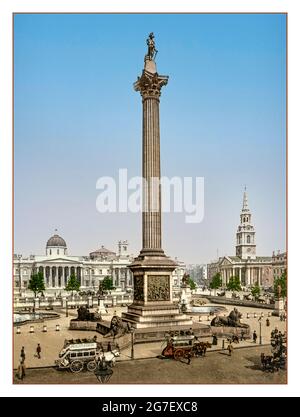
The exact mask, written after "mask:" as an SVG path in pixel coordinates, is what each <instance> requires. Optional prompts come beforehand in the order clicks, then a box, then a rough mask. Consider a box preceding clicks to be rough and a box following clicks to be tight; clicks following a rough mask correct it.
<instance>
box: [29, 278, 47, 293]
mask: <svg viewBox="0 0 300 417" xmlns="http://www.w3.org/2000/svg"><path fill="white" fill-rule="evenodd" d="M28 289H29V290H31V291H33V292H34V297H35V298H36V296H37V294H39V293H41V294H42V293H43V291H45V282H44V276H43V273H42V272H38V273H37V274H33V275H31V277H30V280H29V284H28Z"/></svg>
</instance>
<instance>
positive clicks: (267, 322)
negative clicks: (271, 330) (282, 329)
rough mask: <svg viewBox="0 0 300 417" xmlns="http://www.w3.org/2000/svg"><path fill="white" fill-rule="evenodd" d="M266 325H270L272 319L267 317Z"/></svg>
mask: <svg viewBox="0 0 300 417" xmlns="http://www.w3.org/2000/svg"><path fill="white" fill-rule="evenodd" d="M266 326H267V327H269V326H270V320H269V319H267V320H266Z"/></svg>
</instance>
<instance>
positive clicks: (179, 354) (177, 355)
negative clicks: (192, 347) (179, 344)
mask: <svg viewBox="0 0 300 417" xmlns="http://www.w3.org/2000/svg"><path fill="white" fill-rule="evenodd" d="M182 358H184V350H183V349H176V350H175V352H174V359H175V360H176V361H181V359H182Z"/></svg>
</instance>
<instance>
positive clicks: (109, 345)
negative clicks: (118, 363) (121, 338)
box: [107, 342, 111, 352]
mask: <svg viewBox="0 0 300 417" xmlns="http://www.w3.org/2000/svg"><path fill="white" fill-rule="evenodd" d="M107 352H111V343H110V342H108V343H107Z"/></svg>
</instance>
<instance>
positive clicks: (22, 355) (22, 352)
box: [20, 346, 26, 362]
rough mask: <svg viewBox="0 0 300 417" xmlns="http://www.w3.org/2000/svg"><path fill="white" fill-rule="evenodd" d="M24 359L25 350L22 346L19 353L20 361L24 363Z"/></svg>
mask: <svg viewBox="0 0 300 417" xmlns="http://www.w3.org/2000/svg"><path fill="white" fill-rule="evenodd" d="M25 358H26V354H25V348H24V346H22V349H21V353H20V360H22V361H23V362H24V361H25Z"/></svg>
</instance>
